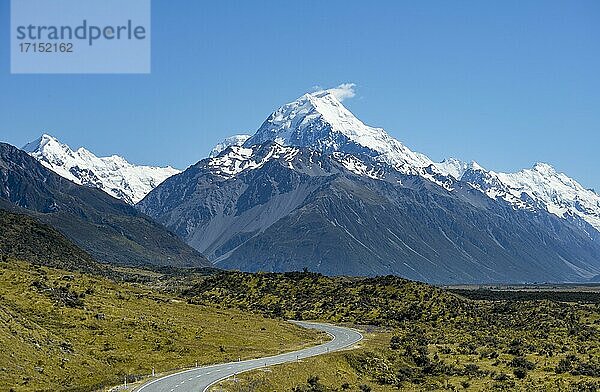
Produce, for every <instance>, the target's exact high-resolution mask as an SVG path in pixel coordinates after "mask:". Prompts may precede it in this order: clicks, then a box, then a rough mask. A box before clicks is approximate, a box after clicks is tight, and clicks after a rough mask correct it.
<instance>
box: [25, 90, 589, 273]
mask: <svg viewBox="0 0 600 392" xmlns="http://www.w3.org/2000/svg"><path fill="white" fill-rule="evenodd" d="M25 150H26V151H27V152H28V153H29V154H31V155H32V156H33V157H34V158H36V159H38V160H39V161H40V162H41V163H42V164H43V165H44V166H46V167H48V168H50V169H52V170H53V171H54V172H56V173H58V174H60V175H62V176H64V177H65V178H68V179H70V180H72V181H74V182H77V183H80V184H84V185H86V186H88V187H98V188H100V189H102V190H104V191H105V192H107V193H110V194H111V195H113V196H116V197H119V198H121V199H123V200H125V201H126V202H128V203H130V204H132V203H135V202H136V201H138V200H139V201H138V202H137V203H136V204H135V206H136V208H137V209H138V210H140V211H141V212H142V213H144V214H147V215H148V216H150V217H151V218H153V219H154V220H156V221H157V222H159V223H160V224H163V225H164V226H166V227H167V228H168V229H169V230H171V231H172V232H174V233H175V234H177V235H178V236H179V237H180V238H181V239H183V240H184V241H185V242H187V243H188V244H189V245H191V246H192V247H194V248H195V249H196V250H198V251H199V252H202V253H203V254H204V255H206V256H207V257H208V258H209V259H210V260H211V261H212V262H214V263H215V264H216V266H218V267H223V268H233V269H243V270H248V271H288V270H298V269H302V268H309V269H310V270H313V271H317V272H322V273H326V274H331V275H340V274H342V275H383V274H396V275H401V276H404V277H407V278H411V279H416V280H422V281H427V282H435V283H454V282H461V283H465V282H469V283H481V282H533V281H538V282H539V281H552V282H556V281H586V280H589V279H592V278H593V277H594V276H597V275H598V274H599V273H600V196H599V195H598V194H596V193H595V192H594V191H593V190H590V189H585V188H584V187H583V186H581V185H580V184H579V183H578V182H577V181H575V180H573V179H572V178H569V177H568V176H567V175H565V174H563V173H559V172H557V171H556V170H555V169H554V168H553V167H552V166H550V165H548V164H545V163H536V164H535V165H534V166H533V167H532V168H531V169H524V170H521V171H519V172H516V173H497V172H494V171H489V170H486V169H484V168H483V167H481V166H480V165H478V164H477V163H476V162H470V163H467V162H463V161H460V160H457V159H454V158H449V159H447V160H445V161H443V162H434V161H432V160H431V159H430V158H429V157H427V156H426V155H424V154H422V153H418V152H414V151H412V150H410V149H409V148H408V147H406V146H405V145H404V144H403V143H401V142H400V141H398V140H396V139H395V138H393V137H391V136H390V135H389V134H388V133H387V132H386V131H385V130H383V129H381V128H376V127H371V126H368V125H366V124H364V123H363V122H362V121H360V120H359V119H358V118H356V117H355V116H354V115H353V114H352V113H351V112H350V111H349V110H348V109H347V108H345V107H344V105H343V104H342V103H341V102H340V100H338V99H337V97H336V95H335V94H334V93H333V92H332V90H323V91H318V92H314V93H308V94H305V95H303V96H302V97H300V98H298V99H297V100H295V101H293V102H290V103H287V104H285V105H283V106H281V107H280V108H279V109H277V110H275V111H274V112H273V113H272V114H271V115H270V116H268V117H267V119H266V120H265V121H264V123H263V124H262V125H261V126H260V128H259V129H258V130H257V131H256V132H255V133H254V134H253V135H235V136H232V137H229V138H227V139H225V140H224V141H223V142H221V143H219V144H218V145H217V146H215V148H214V149H213V150H212V151H211V153H210V155H209V157H208V158H206V159H202V160H201V161H199V162H198V163H196V164H195V165H192V166H190V167H189V168H188V169H186V170H185V171H183V172H180V173H179V172H178V171H176V170H175V169H172V168H168V167H167V168H150V167H146V166H141V167H140V166H133V165H130V164H128V163H127V161H125V160H124V159H123V158H120V157H116V156H113V157H109V158H97V157H95V156H93V154H91V153H89V152H88V151H87V150H85V149H82V148H80V149H79V150H77V151H73V150H71V149H70V148H69V147H68V146H66V145H64V144H61V143H60V142H59V141H58V140H56V139H54V138H52V137H50V136H48V135H43V136H42V137H41V138H40V139H39V140H37V141H35V142H33V143H30V144H28V145H27V146H25ZM111 165H112V166H111ZM114 165H116V166H114ZM125 168H126V170H125ZM140 184H143V186H141V185H140ZM140 199H141V200H140Z"/></svg>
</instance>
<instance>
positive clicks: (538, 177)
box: [435, 158, 600, 231]
mask: <svg viewBox="0 0 600 392" xmlns="http://www.w3.org/2000/svg"><path fill="white" fill-rule="evenodd" d="M435 167H436V168H437V169H438V170H439V171H440V172H442V173H443V174H445V175H452V176H453V177H455V178H457V179H459V180H462V181H465V182H467V183H469V184H470V185H471V186H473V187H474V188H476V189H478V190H480V191H482V192H483V193H485V194H486V195H488V196H489V197H491V198H497V197H502V198H503V199H505V200H506V201H508V202H510V203H511V204H513V205H515V207H517V208H544V209H546V210H547V211H548V212H550V213H552V214H554V215H557V216H559V217H561V218H570V217H573V216H577V217H579V218H581V219H583V220H584V221H586V222H587V223H589V224H590V225H592V226H593V227H595V228H596V229H597V230H598V231H600V196H599V195H598V194H596V193H595V192H594V191H593V190H590V189H585V188H584V187H583V186H582V185H581V184H579V183H578V182H577V181H575V180H574V179H572V178H570V177H569V176H567V175H566V174H564V173H559V172H557V171H556V169H555V168H554V167H553V166H551V165H549V164H547V163H543V162H537V163H536V164H535V165H533V167H532V168H531V169H523V170H520V171H518V172H516V173H496V172H493V171H488V170H485V169H484V168H483V167H481V166H480V165H478V164H477V163H476V162H471V163H465V162H462V161H460V160H458V159H454V158H450V159H446V160H444V161H442V162H440V163H435Z"/></svg>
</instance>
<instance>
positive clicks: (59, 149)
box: [23, 134, 180, 204]
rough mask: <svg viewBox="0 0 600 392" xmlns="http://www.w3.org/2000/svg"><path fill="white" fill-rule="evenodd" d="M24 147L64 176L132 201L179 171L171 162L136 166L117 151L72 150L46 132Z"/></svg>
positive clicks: (130, 202)
mask: <svg viewBox="0 0 600 392" xmlns="http://www.w3.org/2000/svg"><path fill="white" fill-rule="evenodd" d="M23 150H24V151H26V152H28V153H29V154H30V155H31V156H33V157H34V158H36V159H37V160H38V161H40V163H41V164H42V165H44V166H45V167H47V168H48V169H50V170H52V171H54V172H55V173H57V174H59V175H61V176H62V177H64V178H66V179H68V180H71V181H73V182H74V183H76V184H79V185H85V186H89V187H94V188H99V189H102V190H103V191H104V192H106V193H108V194H109V195H111V196H114V197H116V198H118V199H121V200H123V201H125V202H127V203H129V204H135V203H137V202H138V201H140V200H142V199H143V198H144V196H146V195H147V194H148V192H150V191H151V190H152V189H154V188H155V187H156V186H157V185H158V184H160V183H161V182H163V181H164V180H165V179H167V178H168V177H170V176H172V175H174V174H177V173H179V172H180V171H179V170H177V169H174V168H172V167H170V166H166V167H152V166H136V165H133V164H131V163H129V162H127V161H126V160H125V159H124V158H122V157H120V156H118V155H112V156H110V157H102V158H99V157H97V156H96V155H94V154H93V153H92V152H90V151H88V150H86V149H85V148H83V147H81V148H79V149H77V150H72V149H71V148H70V147H69V146H68V145H66V144H63V143H61V142H59V141H58V140H57V139H56V138H54V137H52V136H50V135H47V134H43V135H42V136H40V137H39V138H38V139H37V140H34V141H32V142H30V143H27V144H26V145H25V146H24V147H23Z"/></svg>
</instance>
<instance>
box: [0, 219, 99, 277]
mask: <svg viewBox="0 0 600 392" xmlns="http://www.w3.org/2000/svg"><path fill="white" fill-rule="evenodd" d="M0 257H1V258H2V259H3V260H5V259H8V258H12V259H16V260H24V261H28V262H30V263H32V264H37V265H43V266H47V267H53V268H60V269H63V270H67V271H83V272H89V273H100V271H102V266H101V265H99V264H98V263H96V262H95V261H94V260H93V259H92V257H91V256H90V255H88V254H87V253H86V252H84V251H82V250H81V249H79V248H78V247H77V246H75V245H74V244H73V243H72V242H71V241H69V240H68V239H67V238H65V236H63V235H62V234H61V233H59V232H58V231H57V230H54V229H53V228H51V227H49V226H47V225H44V224H41V223H39V222H37V221H36V220H35V219H33V218H31V217H29V216H27V215H23V214H13V213H10V212H8V211H5V210H0Z"/></svg>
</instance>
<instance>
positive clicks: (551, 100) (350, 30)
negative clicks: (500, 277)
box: [0, 0, 600, 191]
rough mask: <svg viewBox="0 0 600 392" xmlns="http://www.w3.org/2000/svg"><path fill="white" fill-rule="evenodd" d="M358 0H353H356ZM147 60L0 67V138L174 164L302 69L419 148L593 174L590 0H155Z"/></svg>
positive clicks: (598, 183) (598, 182) (253, 124)
mask: <svg viewBox="0 0 600 392" xmlns="http://www.w3.org/2000/svg"><path fill="white" fill-rule="evenodd" d="M360 3H362V4H360ZM152 6H153V12H152V14H153V15H152V74H151V75H129V76H126V75H10V73H9V72H10V71H9V58H8V42H9V37H8V35H9V30H8V21H9V7H8V1H6V0H5V1H0V23H1V26H2V28H1V29H0V42H2V46H1V48H2V55H1V56H0V140H3V141H7V142H9V143H12V144H15V145H17V146H22V145H23V144H24V143H25V142H27V141H29V140H32V139H35V138H36V137H37V136H39V134H40V133H41V132H42V131H47V132H49V133H51V134H53V135H55V136H56V137H58V138H59V139H61V140H62V141H64V142H66V143H68V144H70V145H71V146H72V147H78V146H82V145H83V146H86V147H87V148H89V149H90V150H92V151H93V152H95V153H97V154H99V155H106V154H113V153H115V154H119V155H123V156H124V157H126V158H127V159H129V160H130V161H132V162H135V163H144V164H160V165H164V164H170V165H173V166H175V167H178V168H185V167H187V166H188V165H190V164H193V163H195V162H196V161H198V160H200V159H201V158H203V157H205V156H206V155H207V153H208V151H209V150H210V148H211V147H212V145H214V144H215V143H216V142H218V141H219V140H221V139H223V138H224V137H226V136H228V135H230V134H234V133H240V132H254V131H255V130H256V129H257V128H258V127H259V125H260V124H261V123H262V122H263V121H264V119H265V118H266V117H267V116H268V115H269V114H270V113H271V111H272V110H274V109H275V108H277V107H278V106H280V105H281V104H283V103H285V102H288V101H290V100H293V99H295V98H296V97H298V96H300V95H301V94H303V93H304V92H306V91H309V90H311V88H312V87H313V86H315V85H319V86H322V87H331V86H336V85H338V84H340V83H343V82H352V83H356V85H357V88H356V89H357V96H356V97H355V98H353V99H349V100H347V101H345V104H346V105H347V107H348V108H349V109H350V110H351V111H353V112H354V113H355V114H356V115H357V116H358V117H359V118H361V119H362V120H363V121H364V122H366V123H367V124H369V125H373V126H381V127H383V128H385V129H386V130H387V131H388V132H389V133H391V134H392V135H393V136H395V137H397V138H398V139H399V140H401V141H402V142H404V143H405V144H406V145H407V146H409V147H410V148H411V149H413V150H416V151H420V152H423V153H425V154H427V155H429V156H430V157H431V158H432V159H436V160H441V159H443V158H444V157H448V156H455V157H458V158H460V159H464V160H476V161H478V162H479V163H480V164H481V165H483V166H484V167H486V168H488V169H493V170H497V171H512V170H517V169H519V168H523V167H529V166H531V165H532V164H533V163H534V162H536V161H544V162H548V163H551V164H552V165H554V166H555V167H556V168H557V169H559V170H561V171H564V172H566V173H567V174H569V175H570V176H572V177H574V178H576V179H577V180H578V181H580V182H581V183H582V184H583V185H584V186H586V187H594V188H596V190H597V191H598V190H600V170H599V169H600V22H599V21H600V2H599V1H595V0H593V1H496V2H491V1H458V2H448V1H424V2H397V1H390V2H384V1H380V2H366V1H365V2H358V1H347V0H346V1H309V0H307V1H301V2H281V1H255V2H249V1H248V2H232V1H218V2H212V3H209V2H208V1H195V0H178V1H167V0H154V1H153V4H152Z"/></svg>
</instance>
